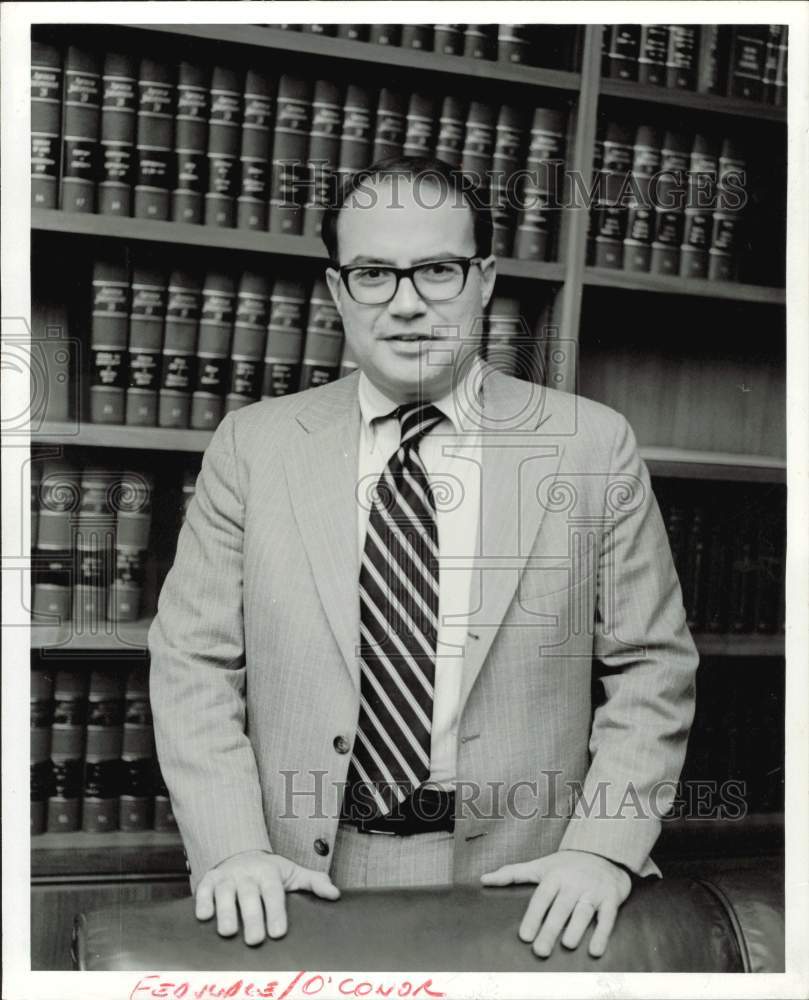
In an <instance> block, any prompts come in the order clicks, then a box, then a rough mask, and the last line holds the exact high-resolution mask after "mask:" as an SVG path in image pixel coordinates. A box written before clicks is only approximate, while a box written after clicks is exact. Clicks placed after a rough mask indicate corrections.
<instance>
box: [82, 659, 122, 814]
mask: <svg viewBox="0 0 809 1000" xmlns="http://www.w3.org/2000/svg"><path fill="white" fill-rule="evenodd" d="M123 726H124V676H123V674H121V673H120V672H118V671H115V670H110V669H107V670H94V671H93V672H92V673H91V675H90V688H89V691H88V693H87V740H86V746H85V753H84V775H83V786H82V822H81V828H82V830H83V831H84V832H85V833H102V832H106V831H109V830H117V829H118V811H119V801H118V800H119V797H120V793H121V777H122V774H121V771H122V769H121V749H122V744H123V735H124V728H123Z"/></svg>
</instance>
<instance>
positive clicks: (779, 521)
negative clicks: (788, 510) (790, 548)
mask: <svg viewBox="0 0 809 1000" xmlns="http://www.w3.org/2000/svg"><path fill="white" fill-rule="evenodd" d="M785 543H786V525H785V523H784V505H783V502H781V501H780V499H779V503H778V507H777V508H771V509H769V510H767V511H765V512H764V514H763V516H762V517H761V518H760V519H759V521H758V525H757V538H756V586H755V599H754V605H755V607H754V615H753V621H754V628H755V631H756V632H759V633H764V634H768V635H772V634H774V633H775V632H777V631H778V626H779V623H780V618H779V606H778V605H779V598H780V595H781V591H782V590H783V587H784V568H785V567H784V557H785V554H786V553H785Z"/></svg>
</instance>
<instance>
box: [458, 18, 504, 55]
mask: <svg viewBox="0 0 809 1000" xmlns="http://www.w3.org/2000/svg"><path fill="white" fill-rule="evenodd" d="M463 54H464V55H465V56H466V57H467V59H496V58H497V25H496V24H467V25H466V28H465V30H464V45H463Z"/></svg>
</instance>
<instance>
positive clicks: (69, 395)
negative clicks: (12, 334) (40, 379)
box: [31, 290, 80, 426]
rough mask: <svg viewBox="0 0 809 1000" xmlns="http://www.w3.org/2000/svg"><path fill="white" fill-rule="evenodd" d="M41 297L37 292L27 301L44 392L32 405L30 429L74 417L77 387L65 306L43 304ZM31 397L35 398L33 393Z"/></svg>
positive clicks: (76, 365)
mask: <svg viewBox="0 0 809 1000" xmlns="http://www.w3.org/2000/svg"><path fill="white" fill-rule="evenodd" d="M41 294H42V292H40V291H39V290H37V291H36V292H35V293H34V295H33V296H32V299H31V342H32V345H35V346H34V347H33V349H34V350H35V351H36V356H37V358H38V362H39V365H38V367H39V366H41V368H42V371H43V375H44V377H45V379H46V381H45V382H44V385H45V386H47V392H43V393H42V394H41V402H37V403H35V406H34V408H33V409H32V411H31V424H32V426H36V424H37V423H38V421H39V420H40V419H42V420H59V421H61V420H69V419H71V418H72V417H73V416H74V415H76V416H77V415H78V413H77V412H76V411H77V409H78V408H77V406H76V402H77V401H76V400H75V398H74V397H75V396H76V395H77V389H79V388H80V383H79V382H78V379H77V371H78V360H79V359H78V357H77V356H76V348H75V346H74V341H73V339H72V338H71V337H70V336H69V334H70V330H69V328H68V307H67V306H66V305H65V304H64V303H62V302H48V301H43V300H42V298H40V295H41ZM32 388H33V387H32ZM32 398H33V399H36V394H34V395H33V396H32Z"/></svg>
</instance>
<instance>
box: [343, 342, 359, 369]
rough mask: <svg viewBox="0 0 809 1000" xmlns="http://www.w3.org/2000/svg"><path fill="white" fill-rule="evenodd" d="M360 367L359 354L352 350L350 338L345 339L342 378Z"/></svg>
mask: <svg viewBox="0 0 809 1000" xmlns="http://www.w3.org/2000/svg"><path fill="white" fill-rule="evenodd" d="M358 368H359V362H358V361H357V356H356V355H355V354H354V352H353V351H352V350H351V346H350V345H349V343H348V340H346V339H344V340H343V353H342V356H341V357H340V378H343V377H344V376H345V375H351V374H353V373H354V372H355V371H356V370H357V369H358Z"/></svg>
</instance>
